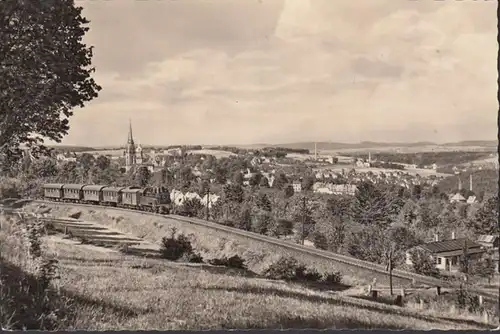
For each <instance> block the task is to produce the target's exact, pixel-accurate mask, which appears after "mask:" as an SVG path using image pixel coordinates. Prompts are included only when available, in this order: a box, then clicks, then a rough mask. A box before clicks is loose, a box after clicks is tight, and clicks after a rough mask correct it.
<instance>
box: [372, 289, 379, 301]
mask: <svg viewBox="0 0 500 334" xmlns="http://www.w3.org/2000/svg"><path fill="white" fill-rule="evenodd" d="M377 297H378V291H377V290H372V298H373V299H375V300H376V299H377Z"/></svg>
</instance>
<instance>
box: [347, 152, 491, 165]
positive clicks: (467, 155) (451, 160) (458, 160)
mask: <svg viewBox="0 0 500 334" xmlns="http://www.w3.org/2000/svg"><path fill="white" fill-rule="evenodd" d="M489 154H490V152H462V151H458V152H418V153H391V152H377V153H372V154H371V158H372V160H373V159H376V160H381V161H385V162H392V163H403V164H410V165H411V164H415V165H417V167H419V168H423V167H424V166H430V165H432V164H434V163H435V164H437V165H438V166H443V165H458V164H463V163H467V162H470V161H474V160H478V159H482V158H487V157H488V156H489ZM351 155H352V156H354V157H358V158H363V159H368V153H352V154H351Z"/></svg>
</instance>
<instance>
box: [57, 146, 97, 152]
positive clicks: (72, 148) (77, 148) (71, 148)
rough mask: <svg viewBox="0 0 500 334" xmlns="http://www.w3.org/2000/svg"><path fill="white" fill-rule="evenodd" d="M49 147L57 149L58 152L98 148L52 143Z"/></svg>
mask: <svg viewBox="0 0 500 334" xmlns="http://www.w3.org/2000/svg"><path fill="white" fill-rule="evenodd" d="M49 147H50V148H52V149H54V150H56V151H57V152H84V151H95V150H96V149H95V148H93V147H85V146H72V145H51V146H49Z"/></svg>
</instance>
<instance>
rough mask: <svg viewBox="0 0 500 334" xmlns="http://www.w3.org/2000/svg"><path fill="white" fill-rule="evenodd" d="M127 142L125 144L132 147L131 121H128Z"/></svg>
mask: <svg viewBox="0 0 500 334" xmlns="http://www.w3.org/2000/svg"><path fill="white" fill-rule="evenodd" d="M128 122H129V129H128V141H127V144H131V145H134V137H133V136H132V121H131V120H130V119H129V120H128Z"/></svg>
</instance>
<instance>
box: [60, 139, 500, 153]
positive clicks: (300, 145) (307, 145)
mask: <svg viewBox="0 0 500 334" xmlns="http://www.w3.org/2000/svg"><path fill="white" fill-rule="evenodd" d="M314 144H315V142H295V143H283V144H266V143H259V144H249V145H202V146H203V147H206V148H210V147H216V146H226V147H240V148H247V149H258V148H262V147H283V148H292V149H309V150H314ZM142 146H143V147H162V146H170V145H142ZM189 146H190V145H189ZM316 146H317V148H318V150H340V149H364V148H382V147H419V146H445V147H451V146H462V147H467V146H480V147H497V146H498V141H496V140H468V141H459V142H449V143H441V144H440V143H434V142H428V141H421V142H410V143H398V142H394V143H391V142H373V141H362V142H359V143H341V142H326V141H323V142H316ZM51 147H53V148H55V149H64V150H68V149H73V150H75V151H83V150H88V151H91V150H103V149H113V148H117V147H120V146H119V145H109V146H100V147H85V146H78V145H53V146H51ZM121 147H123V145H121Z"/></svg>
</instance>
